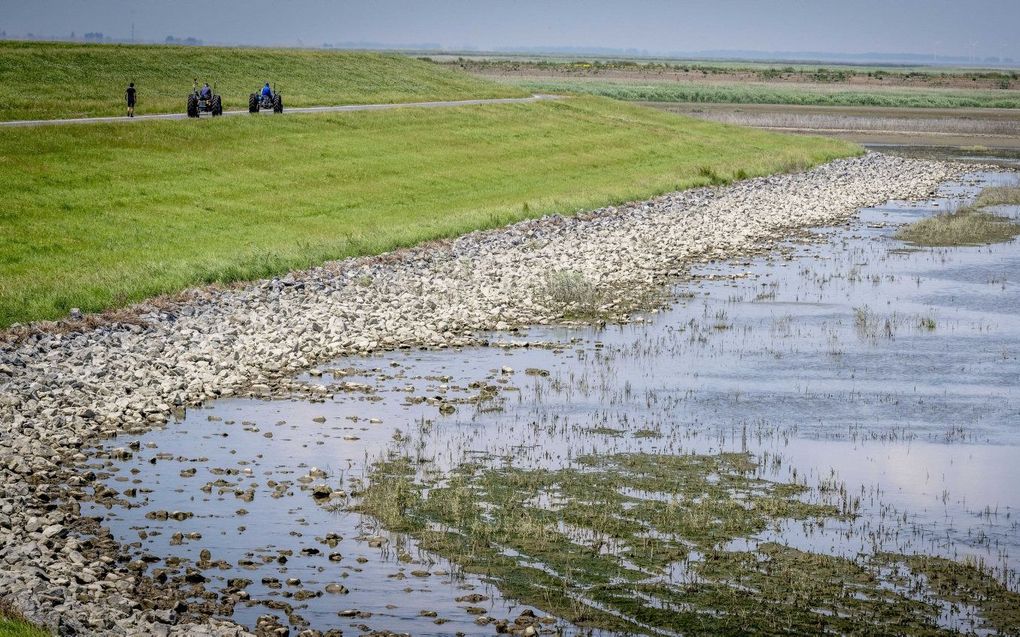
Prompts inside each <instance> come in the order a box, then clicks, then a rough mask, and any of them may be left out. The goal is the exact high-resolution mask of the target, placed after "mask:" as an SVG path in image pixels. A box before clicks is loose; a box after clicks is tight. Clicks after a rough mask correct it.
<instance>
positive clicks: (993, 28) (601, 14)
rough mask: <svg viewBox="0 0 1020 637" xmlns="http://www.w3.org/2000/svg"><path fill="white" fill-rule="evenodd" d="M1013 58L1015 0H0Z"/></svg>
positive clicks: (237, 29) (36, 8)
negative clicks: (671, 0)
mask: <svg viewBox="0 0 1020 637" xmlns="http://www.w3.org/2000/svg"><path fill="white" fill-rule="evenodd" d="M132 22H133V23H134V24H135V35H136V37H137V38H139V39H147V40H161V39H163V38H165V37H166V36H167V35H175V36H180V37H186V36H192V37H196V38H199V39H202V40H205V41H207V42H243V43H263V44H283V45H294V44H304V45H319V44H321V43H323V42H331V43H340V42H378V43H384V44H413V43H437V44H440V45H442V46H443V47H445V48H460V47H466V46H474V47H477V48H482V49H485V48H496V47H515V46H523V47H528V46H573V47H612V48H637V49H644V50H649V51H669V50H674V51H699V50H720V49H730V50H732V49H743V50H758V51H832V52H838V53H863V52H879V53H901V52H914V53H925V54H931V53H933V52H935V51H936V50H937V53H938V54H940V55H963V56H971V55H978V56H980V57H986V56H1009V57H1013V58H1018V59H1020V38H1017V37H1016V32H1017V28H1018V27H1020V0H757V1H755V0H676V1H674V2H667V1H665V0H586V1H583V2H582V1H579V0H560V1H556V0H547V1H543V0H363V1H360V2H354V1H351V0H332V1H331V0H243V1H235V0H0V29H2V30H6V31H7V33H8V34H24V33H35V34H46V35H66V34H69V33H70V32H71V31H75V32H77V33H78V34H79V35H80V34H82V33H84V32H86V31H101V32H103V33H105V34H107V35H110V36H113V37H115V38H127V37H129V35H130V33H131V24H132Z"/></svg>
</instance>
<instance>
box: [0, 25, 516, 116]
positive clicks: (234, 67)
mask: <svg viewBox="0 0 1020 637" xmlns="http://www.w3.org/2000/svg"><path fill="white" fill-rule="evenodd" d="M195 78H197V79H198V81H199V82H203V81H208V82H209V83H210V85H211V84H215V85H216V91H217V93H219V94H220V95H222V96H223V106H224V108H226V109H228V110H230V109H245V108H247V105H248V94H249V93H251V92H252V91H254V90H256V89H258V88H260V87H261V86H262V84H263V82H270V83H274V84H276V87H277V89H278V90H279V91H280V93H282V94H283V99H284V104H285V106H316V105H323V104H372V103H381V102H413V101H425V100H452V99H470V98H484V97H515V96H522V95H525V94H526V93H525V92H524V91H523V90H521V89H518V88H514V87H510V86H506V85H500V84H497V83H495V82H490V81H488V80H483V79H480V78H476V77H472V76H470V75H467V74H465V73H461V72H458V71H455V70H452V69H448V68H444V67H441V66H439V65H436V64H431V63H429V62H424V61H422V60H417V59H414V58H410V57H407V56H403V55H389V54H382V53H362V52H351V51H321V50H319V51H312V50H298V49H259V48H240V47H231V48H222V47H187V46H157V45H126V44H117V45H113V44H72V43H59V42H0V120H10V119H44V118H58V117H91V116H100V115H122V114H123V113H124V89H125V88H126V87H127V84H128V82H134V83H135V86H136V87H137V88H138V112H139V113H172V112H183V110H184V106H185V99H186V97H187V94H188V92H189V91H190V90H191V86H192V80H193V79H195Z"/></svg>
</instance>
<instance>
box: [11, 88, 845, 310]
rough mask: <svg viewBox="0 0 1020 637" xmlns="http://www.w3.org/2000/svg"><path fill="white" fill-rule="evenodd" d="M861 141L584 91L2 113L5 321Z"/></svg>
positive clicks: (122, 301) (569, 206)
mask: <svg viewBox="0 0 1020 637" xmlns="http://www.w3.org/2000/svg"><path fill="white" fill-rule="evenodd" d="M252 140H258V146H259V149H260V150H259V151H258V152H255V151H254V149H253V146H252V144H253V143H254V142H253V141H252ZM859 152H860V149H859V148H858V147H857V146H855V145H852V144H848V143H845V142H841V141H838V140H830V139H822V138H809V137H792V136H786V135H780V134H774V133H767V132H764V131H755V130H748V129H741V128H736V127H731V126H724V125H721V124H717V123H714V122H704V121H700V120H694V119H689V118H683V117H677V116H676V115H674V114H671V113H663V112H659V111H655V110H652V109H647V108H642V107H638V106H634V105H629V104H622V103H619V102H611V101H609V100H602V99H596V98H577V99H570V100H564V101H556V102H539V103H529V104H498V105H497V104H493V105H485V106H472V107H459V108H450V109H420V110H419V109H407V110H401V111H387V112H360V113H335V114H317V115H293V116H287V117H256V118H249V117H232V118H224V119H218V120H211V119H203V120H200V121H187V122H185V121H152V122H137V123H135V124H133V125H130V126H126V125H123V124H96V125H89V126H77V127H45V128H33V129H5V130H0V196H2V197H3V200H4V202H5V205H4V208H3V210H0V327H2V326H7V325H10V324H12V323H15V322H22V323H23V322H27V321H33V320H38V319H52V318H60V317H64V316H67V313H68V311H69V310H70V309H71V308H75V307H77V308H81V309H82V310H83V311H85V312H96V311H100V310H104V309H107V308H112V307H122V306H124V305H126V304H130V303H132V302H136V301H140V300H142V299H146V298H150V297H153V296H158V295H160V294H172V293H175V292H178V291H181V290H183V289H185V288H188V287H191V286H195V285H201V284H209V283H230V282H233V281H242V280H251V279H255V278H259V277H266V276H272V275H276V274H280V273H283V272H286V271H288V270H293V269H300V268H307V267H311V266H314V265H317V264H320V263H322V262H324V261H328V260H331V259H341V258H345V257H350V256H359V255H371V254H379V253H382V252H386V251H388V250H393V249H397V248H401V247H405V246H410V245H415V244H418V243H422V242H425V241H429V240H434V239H442V238H446V237H451V236H457V235H459V234H463V233H465V232H469V231H472V230H478V229H484V228H492V227H498V226H500V225H505V224H507V223H510V222H513V221H517V220H520V219H524V218H529V217H539V216H542V215H544V214H549V213H553V212H557V213H569V212H572V211H577V210H579V209H591V208H597V207H600V206H604V205H609V204H615V203H619V202H623V201H631V200H636V199H643V198H647V197H650V196H654V195H657V194H661V193H664V192H669V191H673V190H682V189H685V188H691V187H697V186H704V185H709V184H711V183H715V182H718V180H720V179H724V178H726V179H728V178H733V177H737V176H740V177H754V176H759V175H765V174H771V173H775V172H779V171H782V170H786V169H791V168H793V167H797V168H799V167H806V166H811V165H815V164H819V163H822V162H826V161H829V160H832V159H834V158H837V157H842V156H847V155H852V154H856V153H859Z"/></svg>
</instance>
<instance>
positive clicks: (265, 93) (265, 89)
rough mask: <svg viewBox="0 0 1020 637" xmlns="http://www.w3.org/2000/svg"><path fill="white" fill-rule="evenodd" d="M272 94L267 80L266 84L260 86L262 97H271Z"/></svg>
mask: <svg viewBox="0 0 1020 637" xmlns="http://www.w3.org/2000/svg"><path fill="white" fill-rule="evenodd" d="M272 96H273V89H271V88H269V82H266V85H265V86H263V87H262V97H272Z"/></svg>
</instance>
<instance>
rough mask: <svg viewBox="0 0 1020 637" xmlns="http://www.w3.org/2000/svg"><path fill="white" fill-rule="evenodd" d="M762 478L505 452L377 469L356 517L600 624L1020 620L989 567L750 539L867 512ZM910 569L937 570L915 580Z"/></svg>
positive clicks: (753, 472)
mask: <svg viewBox="0 0 1020 637" xmlns="http://www.w3.org/2000/svg"><path fill="white" fill-rule="evenodd" d="M758 470H759V467H758V465H757V463H756V461H755V459H754V458H753V457H752V456H750V455H749V454H746V453H721V454H716V455H699V454H690V455H662V454H650V453H621V454H615V455H609V456H601V455H587V456H582V457H580V458H578V460H577V462H576V465H575V466H573V467H567V468H562V469H556V470H545V469H530V468H529V469H521V468H516V467H514V466H513V465H512V463H511V462H510V460H509V459H503V460H500V459H489V460H487V461H478V462H472V463H467V464H463V465H461V466H460V467H458V468H457V469H455V470H454V471H453V472H451V473H450V474H449V475H442V476H437V475H435V473H433V472H429V471H427V470H425V471H419V467H418V466H416V465H415V464H413V463H412V461H411V460H410V459H408V458H399V459H394V460H388V461H384V462H381V463H378V464H376V465H375V466H374V467H373V468H372V471H371V475H370V481H369V484H368V487H367V489H366V490H365V491H364V493H363V497H362V499H361V501H360V503H359V504H358V505H357V506H356V507H355V510H357V511H360V512H363V513H368V514H371V515H373V516H375V517H376V518H378V519H379V520H380V521H381V522H382V523H383V524H384V525H385V526H387V527H388V528H390V529H391V530H394V531H397V532H403V533H407V534H409V535H411V536H413V537H414V538H415V539H416V540H417V542H418V543H419V546H420V547H421V548H422V549H423V550H427V551H432V552H434V553H437V554H439V555H441V556H443V557H445V558H446V559H449V560H451V561H452V562H454V563H456V564H457V565H458V566H459V567H460V568H461V569H463V571H464V572H467V573H474V574H479V575H482V576H484V577H486V578H487V579H488V580H489V581H491V582H493V583H494V584H495V585H496V586H498V587H499V589H500V590H501V591H502V593H503V594H504V595H505V596H507V597H510V598H513V599H516V600H519V601H520V602H522V603H525V604H529V605H533V606H536V607H538V608H541V609H543V610H545V611H547V612H549V613H552V614H555V615H558V616H560V617H562V618H564V619H567V620H569V621H570V622H572V623H574V624H575V625H578V626H581V627H584V628H593V629H603V630H609V631H615V632H621V633H626V634H662V633H663V632H679V633H683V634H687V635H717V634H727V635H737V634H749V633H750V634H780V633H781V634H817V633H820V632H831V633H833V634H851V633H852V634H863V633H867V634H891V633H895V634H903V635H942V634H952V631H951V630H949V629H943V628H941V627H940V626H939V621H940V614H941V613H942V608H944V607H946V606H948V605H952V604H963V605H968V606H973V607H974V608H976V609H978V611H979V612H980V617H979V618H978V627H979V628H981V629H985V630H990V631H993V632H994V631H1000V632H1005V633H1008V634H1011V633H1010V631H1011V630H1013V629H1015V627H1016V626H1017V625H1018V624H1017V623H1016V618H1017V613H1020V595H1018V594H1017V593H1013V592H1011V591H1009V590H1008V589H1006V587H1005V586H1003V585H1002V584H1001V583H1000V582H998V581H997V580H996V579H995V578H994V577H992V576H990V575H989V574H988V573H987V572H986V571H984V570H982V569H981V568H980V567H979V566H975V565H972V564H961V563H957V562H953V561H951V560H940V559H937V558H925V557H923V556H903V555H896V554H879V555H873V556H870V557H868V556H864V557H859V558H857V559H847V558H841V557H833V556H831V555H824V554H815V553H811V552H807V551H803V550H799V549H796V548H793V547H789V546H784V545H781V544H777V543H774V542H761V543H757V542H756V541H755V540H753V539H750V540H749V541H747V540H748V539H749V538H754V537H756V536H759V534H761V533H762V532H763V531H765V530H766V529H769V528H774V527H775V526H777V525H779V524H781V523H783V522H784V521H785V522H787V523H790V522H795V521H799V523H800V524H803V525H804V527H805V529H810V528H811V527H812V526H813V525H815V524H821V523H823V522H824V520H833V519H846V518H850V517H853V515H854V512H855V511H856V508H857V506H858V504H859V502H857V503H855V502H854V498H853V496H850V495H848V494H846V493H845V491H844V490H832V491H831V493H830V499H829V500H828V501H826V502H821V501H819V502H812V499H810V498H808V497H805V496H808V495H810V494H809V493H808V491H809V489H808V488H807V487H806V486H804V485H801V484H796V483H783V482H774V481H769V480H765V479H763V478H761V477H759V475H758V473H757V472H758ZM422 476H428V477H422ZM837 494H842V495H837ZM741 538H743V540H742V541H740V542H736V543H734V542H733V540H739V539H741ZM731 546H732V547H733V548H730V547H731ZM747 547H749V548H747ZM904 564H906V567H907V568H910V569H912V570H913V572H915V573H917V574H920V575H922V577H919V578H914V579H912V580H909V581H908V580H907V578H905V577H903V576H902V573H901V570H902V569H900V568H899V566H900V565H904ZM905 582H906V584H905Z"/></svg>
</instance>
